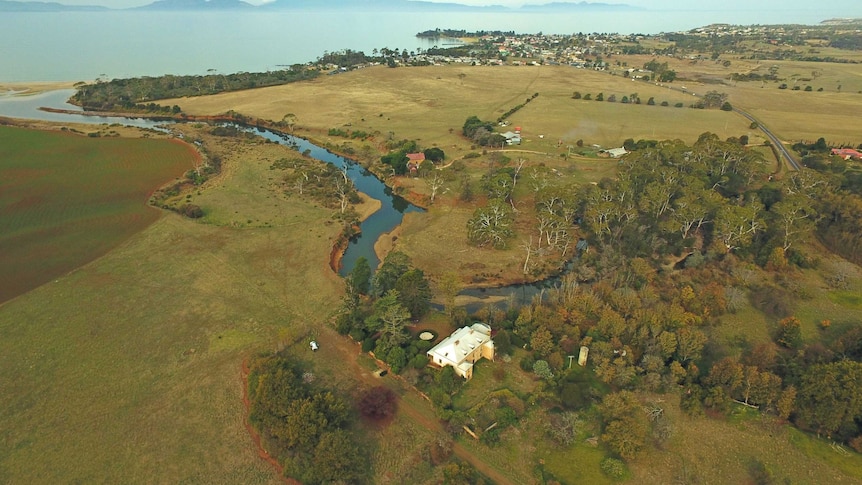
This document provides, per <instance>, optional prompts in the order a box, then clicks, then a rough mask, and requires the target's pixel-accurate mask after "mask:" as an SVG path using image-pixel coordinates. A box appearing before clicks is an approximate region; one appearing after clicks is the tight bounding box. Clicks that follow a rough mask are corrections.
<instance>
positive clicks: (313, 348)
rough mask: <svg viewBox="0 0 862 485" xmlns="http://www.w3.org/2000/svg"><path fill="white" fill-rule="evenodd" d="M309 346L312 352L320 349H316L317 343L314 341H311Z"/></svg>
mask: <svg viewBox="0 0 862 485" xmlns="http://www.w3.org/2000/svg"><path fill="white" fill-rule="evenodd" d="M309 345H311V350H312V351H313V352H317V349H319V348H320V347H318V345H317V342H316V341H314V340H312V341H311V343H310V344H309Z"/></svg>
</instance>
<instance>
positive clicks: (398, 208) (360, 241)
mask: <svg viewBox="0 0 862 485" xmlns="http://www.w3.org/2000/svg"><path fill="white" fill-rule="evenodd" d="M74 92H75V90H73V89H63V90H56V91H47V92H44V93H39V94H35V95H31V96H12V95H0V116H6V117H9V118H25V119H31V120H42V121H52V122H59V123H63V122H66V123H86V124H113V123H117V124H121V125H129V126H136V127H140V128H151V129H157V130H162V131H169V130H167V129H166V128H165V126H166V125H169V124H170V123H171V122H164V121H152V120H148V119H145V118H126V117H117V116H83V115H82V116H77V115H74V114H68V113H53V112H48V111H44V110H41V109H39V108H40V107H48V108H56V109H61V110H69V111H81V112H82V113H83V110H82V109H81V108H79V107H77V106H75V105H72V104H69V103H68V102H67V100H68V99H69V97H70V96H71V95H72V94H74ZM237 126H239V125H237ZM240 127H241V128H244V129H246V130H248V131H250V132H253V133H255V134H257V135H259V136H262V137H264V138H266V139H267V140H270V141H273V142H276V143H280V144H283V145H288V146H293V147H296V148H297V149H298V150H299V152H300V153H302V152H305V151H306V150H308V154H309V156H311V157H312V158H315V159H317V160H320V161H322V162H326V163H331V164H333V165H335V166H337V167H338V168H344V167H346V168H347V176H348V177H349V178H350V179H351V180H352V181H353V183H354V185H355V186H356V189H357V190H358V191H360V192H363V193H364V194H366V195H368V196H369V197H371V198H373V199H377V200H379V201H380V202H381V207H380V209H379V210H378V211H377V212H375V213H374V214H372V215H371V216H370V217H368V218H367V219H366V220H365V221H363V222H362V223H361V224H360V231H361V234H360V235H359V236H357V237H355V238H353V239H352V240H351V241H350V244H349V245H348V247H347V249H346V251H345V253H344V256H343V257H342V260H341V263H342V264H341V269H340V271H339V274H341V275H342V276H344V275H346V274H347V273H349V272H350V271H351V270H352V269H353V267H354V265H355V263H356V261H357V260H358V259H359V258H360V257H363V256H364V257H365V258H366V259H367V260H368V262H369V264H370V265H371V268H372V269H373V268H376V267H377V266H378V264H379V262H380V260H379V259H378V257H377V254H376V253H375V251H374V243H375V242H376V241H377V239H378V238H379V237H380V236H381V235H383V234H386V233H388V232H390V231H392V230H393V229H395V228H396V227H397V226H398V225H400V224H401V221H402V220H403V218H404V214H405V213H409V212H422V211H424V209H422V208H420V207H417V206H415V205H413V204H411V203H409V202H408V201H407V200H405V199H404V198H403V197H401V196H399V195H397V194H395V193H393V192H392V189H391V188H389V187H388V186H386V184H384V183H383V181H381V180H380V179H379V178H377V176H375V175H374V174H373V173H371V172H369V171H368V170H365V169H364V168H363V167H362V166H361V165H359V164H358V163H356V162H354V161H353V160H350V159H348V158H345V157H342V156H340V155H336V154H334V153H332V152H330V151H329V150H326V149H324V148H321V147H319V146H317V145H315V144H313V143H311V142H309V141H308V140H305V139H303V138H299V137H295V136H291V135H284V134H279V133H275V132H272V131H270V130H267V129H264V128H259V127H242V126H240ZM558 281H559V280H558V278H557V277H552V278H549V279H546V280H542V281H538V282H535V283H531V284H518V285H509V286H502V287H495V288H470V289H466V290H464V291H462V292H461V293H460V294H461V295H463V296H467V297H470V300H471V302H470V303H468V304H467V305H466V307H467V311H468V312H473V311H475V310H478V309H479V308H480V307H482V306H484V305H487V304H494V305H499V304H501V302H503V301H505V300H506V299H507V298H509V297H510V296H512V297H514V299H515V302H517V303H519V304H523V303H527V302H529V301H530V300H531V299H532V298H533V296H534V295H536V294H538V293H540V292H541V291H542V290H544V289H547V288H552V287H554V286H555V285H556V284H557V282H558Z"/></svg>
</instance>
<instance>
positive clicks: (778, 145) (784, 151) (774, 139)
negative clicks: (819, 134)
mask: <svg viewBox="0 0 862 485" xmlns="http://www.w3.org/2000/svg"><path fill="white" fill-rule="evenodd" d="M733 111H734V112H735V113H739V114H741V115H742V116H744V117H746V118H748V119H749V120H751V121H753V122H755V123H757V127H758V128H760V131H762V132H763V134H764V135H766V137H767V138H769V141H771V142H772V146H774V147H775V148H776V149H777V150H778V153H780V154H781V155H782V156H783V157H784V158H785V159H787V163H789V164H790V166H791V167H793V169H794V170H801V169H802V166H801V165H799V162H797V161H796V159H795V158H793V155H792V154H791V153H790V150H788V149H787V147H785V146H784V144H782V143H781V140H779V139H778V137H777V136H775V134H774V133H772V132H771V131H769V129H768V128H767V127H765V126H763V123H761V122H759V121H757V119H756V118H755V117H754V116H752V115H750V114H748V113H747V112H745V111H743V110H741V109H739V108H733Z"/></svg>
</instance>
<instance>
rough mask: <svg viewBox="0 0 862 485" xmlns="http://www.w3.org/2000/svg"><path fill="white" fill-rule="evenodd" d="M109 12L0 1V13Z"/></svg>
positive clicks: (50, 4) (91, 7) (79, 7)
mask: <svg viewBox="0 0 862 485" xmlns="http://www.w3.org/2000/svg"><path fill="white" fill-rule="evenodd" d="M100 10H110V9H109V8H107V7H97V6H77V5H63V4H61V3H57V2H11V1H9V0H0V12H68V11H85V12H92V11H100Z"/></svg>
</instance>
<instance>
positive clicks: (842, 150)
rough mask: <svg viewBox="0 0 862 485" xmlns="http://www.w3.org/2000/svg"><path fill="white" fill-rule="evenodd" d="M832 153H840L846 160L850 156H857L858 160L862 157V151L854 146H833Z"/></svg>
mask: <svg viewBox="0 0 862 485" xmlns="http://www.w3.org/2000/svg"><path fill="white" fill-rule="evenodd" d="M832 154H833V155H838V156H839V157H841V158H843V159H845V160H847V159H848V158H855V159H857V160H859V159H862V153H860V152H859V151H858V150H854V149H852V148H833V149H832Z"/></svg>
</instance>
